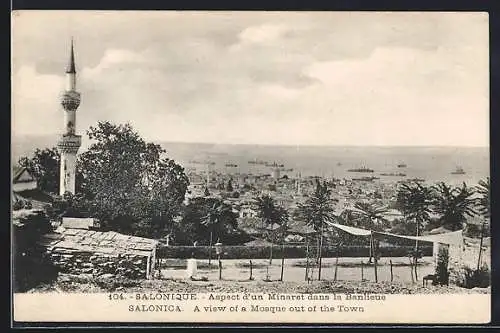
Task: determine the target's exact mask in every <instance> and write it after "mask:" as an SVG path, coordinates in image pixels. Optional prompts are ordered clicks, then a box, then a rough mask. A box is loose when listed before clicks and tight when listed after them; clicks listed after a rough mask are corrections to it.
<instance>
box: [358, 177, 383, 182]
mask: <svg viewBox="0 0 500 333" xmlns="http://www.w3.org/2000/svg"><path fill="white" fill-rule="evenodd" d="M375 179H380V178H378V177H360V178H353V179H352V180H354V181H362V182H372V181H374V180H375Z"/></svg>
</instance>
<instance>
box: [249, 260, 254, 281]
mask: <svg viewBox="0 0 500 333" xmlns="http://www.w3.org/2000/svg"><path fill="white" fill-rule="evenodd" d="M252 270H253V267H252V260H250V279H249V280H253V276H252Z"/></svg>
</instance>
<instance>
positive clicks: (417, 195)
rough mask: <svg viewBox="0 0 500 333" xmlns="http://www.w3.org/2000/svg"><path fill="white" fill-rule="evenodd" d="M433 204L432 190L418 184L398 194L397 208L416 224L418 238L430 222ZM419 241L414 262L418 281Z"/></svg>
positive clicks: (408, 185)
mask: <svg viewBox="0 0 500 333" xmlns="http://www.w3.org/2000/svg"><path fill="white" fill-rule="evenodd" d="M431 203H432V189H431V188H429V187H426V186H424V185H422V184H420V183H418V182H414V183H410V184H403V185H401V187H400V188H399V190H398V193H397V201H396V204H397V207H398V209H399V210H400V211H401V212H402V213H403V215H404V217H405V219H409V220H413V221H414V222H415V229H416V236H417V237H418V236H419V235H420V232H421V230H422V229H423V227H424V224H425V223H426V222H428V221H429V220H430V216H429V214H430V213H431ZM418 258H419V255H418V240H415V250H414V253H413V261H414V267H415V279H418V275H417V267H418V266H417V264H418Z"/></svg>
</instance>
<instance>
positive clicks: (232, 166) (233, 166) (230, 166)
mask: <svg viewBox="0 0 500 333" xmlns="http://www.w3.org/2000/svg"><path fill="white" fill-rule="evenodd" d="M226 167H228V168H237V167H238V164H233V163H226Z"/></svg>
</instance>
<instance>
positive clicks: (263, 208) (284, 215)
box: [255, 195, 288, 265]
mask: <svg viewBox="0 0 500 333" xmlns="http://www.w3.org/2000/svg"><path fill="white" fill-rule="evenodd" d="M255 200H256V204H257V211H258V213H257V214H258V217H259V218H260V219H261V220H262V229H263V230H264V235H265V236H266V238H268V240H270V242H271V247H270V255H269V264H270V265H271V264H272V262H273V243H274V242H276V241H277V238H279V237H277V236H278V235H279V233H280V230H281V227H283V226H284V225H285V224H286V222H287V221H288V212H287V211H286V209H284V208H283V207H281V206H278V205H276V203H275V201H274V199H273V198H272V197H271V196H269V195H263V196H260V197H258V198H256V199H255ZM276 226H279V228H276Z"/></svg>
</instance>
